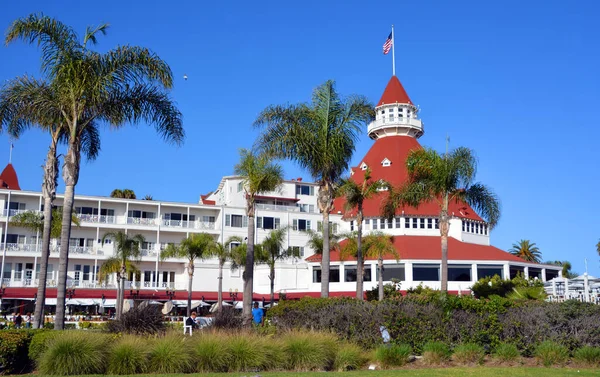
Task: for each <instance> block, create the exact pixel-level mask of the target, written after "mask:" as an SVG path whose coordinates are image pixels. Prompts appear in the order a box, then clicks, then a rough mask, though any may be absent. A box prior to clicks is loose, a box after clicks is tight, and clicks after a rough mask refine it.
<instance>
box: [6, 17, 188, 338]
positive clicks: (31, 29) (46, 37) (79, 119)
mask: <svg viewBox="0 0 600 377" xmlns="http://www.w3.org/2000/svg"><path fill="white" fill-rule="evenodd" d="M107 28H108V25H107V24H103V25H100V26H98V27H96V28H90V27H88V28H87V29H86V32H85V35H84V37H83V40H82V42H80V41H79V40H78V39H79V37H78V35H77V34H76V33H75V31H74V30H73V29H72V28H71V27H68V26H66V25H65V24H63V23H61V22H59V21H58V20H55V19H53V18H50V17H47V16H43V15H35V14H32V15H30V16H28V17H25V18H21V19H18V20H16V21H14V22H13V24H12V25H11V26H10V27H9V29H8V31H7V33H6V43H7V44H8V43H10V42H13V41H15V40H17V39H22V40H24V41H26V42H29V43H36V44H37V45H38V46H39V47H40V48H41V50H42V72H43V73H44V74H45V75H46V76H47V78H48V80H49V82H50V86H51V88H52V90H53V93H54V94H55V96H54V100H53V101H39V102H36V103H35V107H36V109H37V111H38V113H44V112H52V111H54V110H55V109H57V108H58V109H60V110H61V111H60V112H59V113H58V119H57V122H56V124H60V125H63V126H64V128H65V135H66V138H67V141H66V142H67V145H68V148H67V153H66V155H65V157H64V160H65V162H64V166H63V179H64V181H65V195H64V203H63V207H64V212H63V219H62V225H63V227H62V234H61V248H60V262H59V277H58V292H57V309H56V320H55V329H58V330H62V329H63V328H64V315H65V293H66V283H67V266H68V258H69V239H70V235H71V221H70V213H71V211H72V209H73V200H74V195H75V185H76V184H77V182H78V180H79V170H80V162H81V151H82V150H84V149H86V148H94V146H93V145H92V143H95V144H96V145H95V149H96V150H99V145H98V141H99V128H98V127H99V125H100V124H101V123H105V124H108V125H110V126H111V127H112V128H119V127H122V126H124V125H125V124H127V123H138V122H140V121H146V122H148V123H150V124H154V125H155V128H156V129H157V131H158V132H159V134H161V135H162V136H163V137H164V138H165V139H166V140H167V141H172V142H175V143H177V144H180V143H181V142H182V141H183V138H184V131H183V127H182V121H181V113H180V112H179V110H177V108H176V107H175V105H174V104H173V102H172V101H171V99H170V98H169V96H168V94H167V93H166V91H165V90H167V89H170V88H171V87H172V85H173V78H172V73H171V70H170V68H169V66H168V65H167V64H166V63H165V62H164V61H163V60H161V59H160V58H159V57H158V56H157V55H156V54H154V53H153V52H151V51H150V50H148V49H145V48H141V47H136V46H119V47H117V48H115V49H113V50H110V51H108V52H106V53H103V54H101V53H98V52H95V51H92V50H90V49H89V48H88V46H87V44H88V42H90V43H91V44H96V43H97V35H98V34H105V33H106V29H107ZM66 109H68V111H67V110H66ZM90 135H94V136H95V138H92V137H90Z"/></svg>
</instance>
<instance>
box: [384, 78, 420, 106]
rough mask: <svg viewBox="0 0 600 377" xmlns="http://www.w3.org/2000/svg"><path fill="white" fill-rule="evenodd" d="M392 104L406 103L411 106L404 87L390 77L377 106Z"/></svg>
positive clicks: (396, 79)
mask: <svg viewBox="0 0 600 377" xmlns="http://www.w3.org/2000/svg"><path fill="white" fill-rule="evenodd" d="M392 103H408V104H410V105H413V103H412V101H411V100H410V97H408V94H407V93H406V90H404V87H403V86H402V84H401V83H400V80H398V77H396V76H392V78H391V79H390V81H389V82H388V84H387V86H386V87H385V90H384V91H383V95H382V96H381V99H380V100H379V103H377V106H381V105H389V104H392Z"/></svg>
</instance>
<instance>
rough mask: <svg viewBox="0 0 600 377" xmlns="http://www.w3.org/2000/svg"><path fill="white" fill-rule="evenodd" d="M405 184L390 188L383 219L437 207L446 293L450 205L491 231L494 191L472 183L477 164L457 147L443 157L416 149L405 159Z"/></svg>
mask: <svg viewBox="0 0 600 377" xmlns="http://www.w3.org/2000/svg"><path fill="white" fill-rule="evenodd" d="M406 167H407V170H408V180H407V182H406V183H404V184H403V185H402V186H400V187H397V188H393V187H389V188H388V189H389V195H388V197H387V199H386V200H385V203H384V206H383V213H384V216H385V217H387V218H388V219H391V218H393V217H394V215H395V214H396V211H397V209H398V208H399V207H402V206H406V205H408V206H412V207H418V206H419V205H420V204H422V203H426V202H435V203H437V204H438V205H439V208H440V213H439V225H440V235H441V246H442V258H441V260H442V266H441V275H442V276H441V290H442V291H443V292H447V291H448V232H449V228H450V217H449V214H448V206H449V204H450V202H452V201H454V202H466V203H467V204H469V205H470V206H471V207H472V208H473V209H475V210H476V211H477V212H479V214H480V215H481V216H482V217H483V218H484V219H486V220H487V223H488V225H489V227H490V229H493V228H494V227H495V226H496V224H497V223H498V219H499V218H500V202H499V200H498V198H497V197H496V195H495V194H494V193H493V191H492V190H491V189H490V188H488V187H487V186H485V185H483V184H481V183H473V181H474V179H475V173H476V171H477V160H476V158H475V155H474V153H473V151H471V150H470V149H468V148H464V147H459V148H457V149H455V150H453V151H451V152H446V153H445V154H444V155H440V154H438V153H437V152H436V151H434V150H432V149H417V150H413V151H411V152H410V153H409V154H408V157H407V159H406Z"/></svg>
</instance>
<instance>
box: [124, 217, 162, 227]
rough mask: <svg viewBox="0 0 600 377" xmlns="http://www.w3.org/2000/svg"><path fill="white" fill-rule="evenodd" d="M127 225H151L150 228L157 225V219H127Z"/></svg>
mask: <svg viewBox="0 0 600 377" xmlns="http://www.w3.org/2000/svg"><path fill="white" fill-rule="evenodd" d="M127 224H130V225H149V226H155V225H156V219H146V218H143V217H128V218H127Z"/></svg>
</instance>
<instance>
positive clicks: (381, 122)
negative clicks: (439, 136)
mask: <svg viewBox="0 0 600 377" xmlns="http://www.w3.org/2000/svg"><path fill="white" fill-rule="evenodd" d="M368 133H369V137H371V138H373V136H374V135H380V134H383V135H385V134H393V135H409V134H410V135H412V134H414V135H415V136H417V137H419V136H421V135H422V134H423V123H421V121H420V120H419V119H415V118H406V117H394V116H391V117H389V116H388V117H384V118H380V119H375V120H374V121H372V122H371V123H369V127H368Z"/></svg>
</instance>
